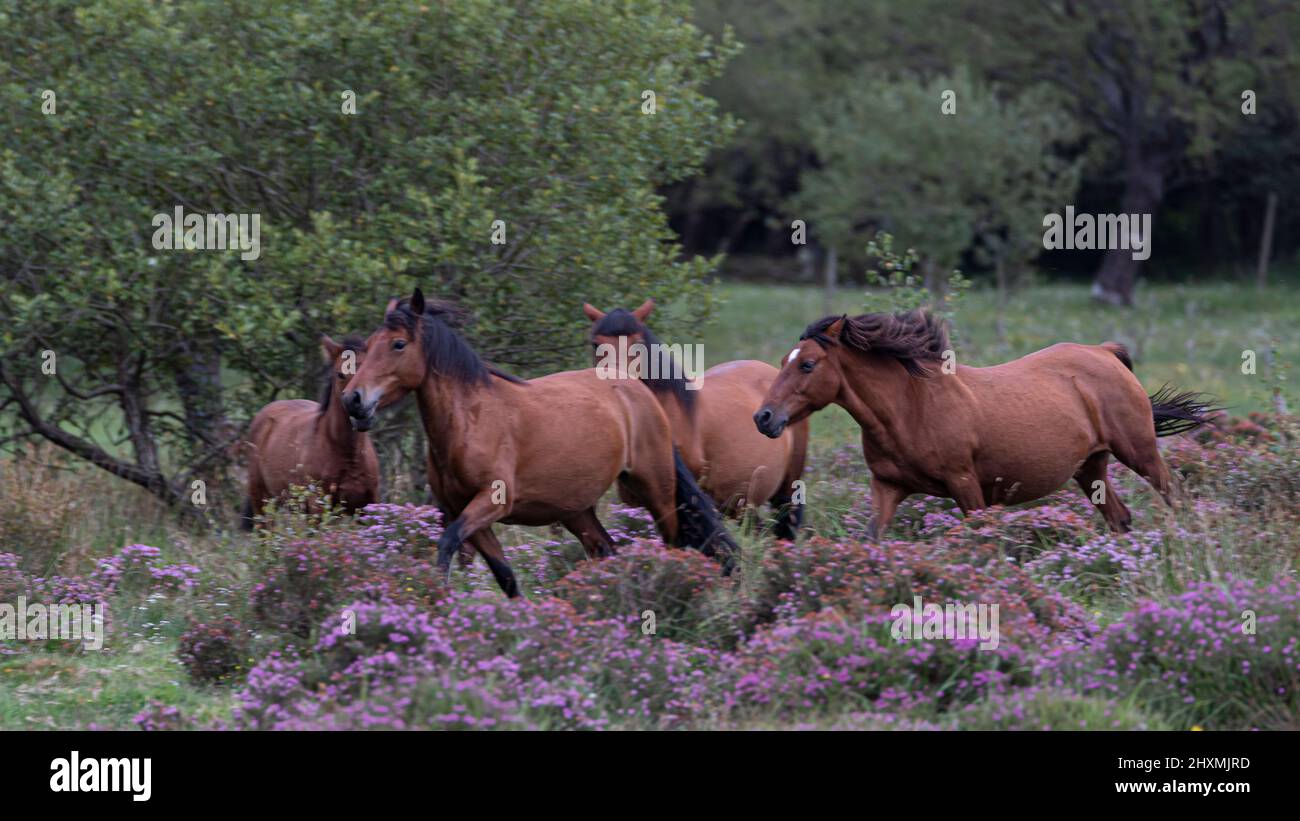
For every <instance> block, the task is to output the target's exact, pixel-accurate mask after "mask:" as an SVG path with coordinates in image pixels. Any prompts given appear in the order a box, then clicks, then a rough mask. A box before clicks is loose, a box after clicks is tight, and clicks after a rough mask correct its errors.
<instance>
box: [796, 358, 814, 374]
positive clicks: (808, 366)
mask: <svg viewBox="0 0 1300 821" xmlns="http://www.w3.org/2000/svg"><path fill="white" fill-rule="evenodd" d="M815 367H817V363H816V362H813V361H812V360H811V359H805V360H804V361H803V362H802V363H801V364H800V365H799V370H801V371H803V372H804V373H812V369H813V368H815Z"/></svg>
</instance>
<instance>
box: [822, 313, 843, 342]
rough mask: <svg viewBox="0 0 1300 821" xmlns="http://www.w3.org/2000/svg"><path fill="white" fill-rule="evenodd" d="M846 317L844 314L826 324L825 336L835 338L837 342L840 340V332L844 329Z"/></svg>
mask: <svg viewBox="0 0 1300 821" xmlns="http://www.w3.org/2000/svg"><path fill="white" fill-rule="evenodd" d="M846 318H847V315H846V316H841V317H840V318H839V319H837V320H835V321H834V322H832V323H831V324H829V325H827V326H826V331H825V333H826V336H828V337H830V338H831V339H833V340H835V341H836V342H839V341H840V333H841V332H842V331H843V330H844V320H845V319H846Z"/></svg>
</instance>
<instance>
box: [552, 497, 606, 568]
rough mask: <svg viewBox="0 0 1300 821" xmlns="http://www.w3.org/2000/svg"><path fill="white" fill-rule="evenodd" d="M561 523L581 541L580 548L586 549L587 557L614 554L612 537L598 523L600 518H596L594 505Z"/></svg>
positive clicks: (592, 557)
mask: <svg viewBox="0 0 1300 821" xmlns="http://www.w3.org/2000/svg"><path fill="white" fill-rule="evenodd" d="M561 524H562V525H564V527H565V529H566V530H568V531H569V532H570V533H572V534H573V535H574V537H576V538H577V540H578V541H579V542H581V543H582V549H583V550H585V551H587V558H589V559H595V558H598V557H605V556H613V555H614V539H613V538H611V537H610V535H609V533H608V531H606V530H605V526H604V525H602V524H601V523H600V519H598V518H596V509H595V508H594V507H589V508H587V509H586V510H584V511H582V512H581V513H579V514H577V515H576V516H570V517H569V518H568V519H565V520H564V521H563V522H561Z"/></svg>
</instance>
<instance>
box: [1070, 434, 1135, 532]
mask: <svg viewBox="0 0 1300 821" xmlns="http://www.w3.org/2000/svg"><path fill="white" fill-rule="evenodd" d="M1109 461H1110V454H1109V453H1107V452H1106V451H1104V450H1103V451H1101V452H1099V453H1094V454H1093V455H1092V456H1089V457H1088V458H1087V459H1084V460H1083V464H1082V465H1080V466H1079V470H1078V471H1077V472H1076V473H1075V474H1074V480H1075V481H1076V482H1078V483H1079V487H1080V488H1081V489H1082V490H1083V495H1084V496H1087V497H1088V501H1090V502H1092V505H1093V507H1095V508H1097V511H1098V512H1099V513H1101V515H1102V518H1104V519H1105V520H1106V524H1107V525H1108V526H1109V527H1110V529H1111V530H1113V531H1115V532H1116V533H1127V532H1128V531H1129V526H1130V525H1131V524H1132V522H1133V514H1132V513H1130V512H1129V509H1128V508H1127V507H1126V506H1125V505H1124V502H1123V501H1122V500H1120V498H1119V494H1118V493H1116V492H1115V488H1114V486H1113V485H1111V483H1110V480H1109V479H1108V478H1106V464H1107V462H1109Z"/></svg>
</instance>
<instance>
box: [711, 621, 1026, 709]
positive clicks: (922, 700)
mask: <svg viewBox="0 0 1300 821" xmlns="http://www.w3.org/2000/svg"><path fill="white" fill-rule="evenodd" d="M892 623H893V618H892V617H890V616H889V614H887V613H886V614H875V615H870V616H865V617H851V616H847V615H845V614H844V613H841V612H838V611H836V610H830V609H828V610H821V611H817V612H813V613H808V614H805V615H802V616H799V617H797V618H793V619H790V620H788V621H785V622H782V623H778V624H773V625H768V626H766V627H763V628H761V629H760V630H759V631H758V632H757V633H756V634H755V635H754V637H753V638H752V639H751V640H750V641H749V642H748V643H746V644H745V645H744V646H743V647H741V648H740V649H739V650H738V651H737V652H736V653H735V654H733V655H732V656H730V657H728V658H727V659H726V662H725V664H726V667H725V672H724V676H723V677H724V681H725V684H724V685H723V686H724V688H725V691H726V693H727V699H728V706H729V707H732V708H736V709H738V710H739V712H740V713H741V714H742V715H744V714H746V713H752V712H761V713H765V714H771V713H774V712H775V713H776V714H778V715H783V716H787V717H793V716H798V715H805V714H808V713H810V712H811V713H816V712H819V711H821V712H824V711H837V710H844V709H855V710H869V711H872V712H877V713H895V712H897V713H909V712H916V711H923V712H935V711H939V712H941V711H944V710H947V709H949V708H950V707H951V706H952V705H954V704H959V703H967V702H970V701H973V700H975V699H977V698H980V697H982V696H983V695H985V694H987V693H988V692H991V691H1000V690H1003V689H1005V688H1007V687H1010V686H1013V685H1024V684H1027V683H1029V681H1030V675H1031V667H1032V665H1031V664H1030V661H1029V655H1028V654H1027V653H1026V652H1025V651H1022V650H1021V649H1020V648H1018V647H1016V646H1015V645H1011V644H1004V645H1001V646H999V647H998V648H997V649H996V650H981V649H979V640H978V639H954V640H951V641H920V640H918V641H906V640H901V641H900V640H898V639H895V638H894V637H893V636H892V635H891V626H892Z"/></svg>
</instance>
